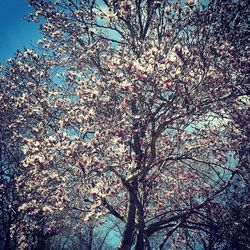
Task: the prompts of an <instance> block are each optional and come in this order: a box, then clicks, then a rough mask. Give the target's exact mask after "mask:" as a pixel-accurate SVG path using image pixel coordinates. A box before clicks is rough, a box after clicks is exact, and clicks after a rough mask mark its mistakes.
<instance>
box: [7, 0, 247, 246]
mask: <svg viewBox="0 0 250 250" xmlns="http://www.w3.org/2000/svg"><path fill="white" fill-rule="evenodd" d="M29 2H30V5H31V6H33V7H34V9H35V10H34V13H33V14H32V15H31V16H30V19H31V20H33V21H35V22H39V23H40V24H41V25H40V27H41V32H42V34H43V39H42V40H39V41H38V44H39V52H35V50H26V51H25V52H24V53H18V54H17V55H16V58H15V59H13V60H10V61H9V62H8V65H7V66H6V69H5V75H4V76H3V77H2V81H4V82H5V83H6V84H9V85H12V86H13V88H15V86H23V87H22V88H20V89H22V91H21V92H20V93H15V92H13V98H15V103H16V105H21V106H22V108H23V109H22V112H21V113H19V114H18V119H17V120H18V121H20V122H21V121H24V120H25V121H31V122H30V123H28V125H27V126H26V130H24V131H22V133H17V134H16V135H15V136H16V137H17V138H19V140H21V141H22V143H23V147H22V149H23V153H24V155H25V158H24V160H23V161H22V168H23V171H22V173H20V175H19V176H17V177H16V178H15V182H16V188H17V191H18V193H19V199H20V204H19V207H18V214H19V220H18V221H17V222H16V223H13V225H12V228H11V229H12V231H13V232H16V233H17V234H18V242H19V243H18V244H19V247H20V249H25V248H27V247H28V246H31V244H34V245H36V244H38V243H37V241H39V237H42V236H43V237H47V236H48V237H49V236H50V235H54V234H59V233H60V232H62V231H63V230H64V229H65V228H67V227H73V231H74V232H75V233H79V232H80V231H81V230H83V227H84V224H86V223H88V222H89V221H92V220H95V221H99V223H100V224H101V223H103V219H102V218H106V217H107V215H108V214H111V215H112V216H114V217H115V218H116V219H118V220H119V221H120V222H121V224H122V236H121V242H120V246H119V249H124V250H125V249H131V247H132V246H133V245H134V247H135V249H137V250H139V249H140V250H142V249H150V248H151V245H152V239H154V238H155V236H157V239H156V240H154V244H155V245H156V247H158V248H159V249H164V248H166V247H171V249H180V248H181V247H184V246H186V247H188V248H190V249H195V248H196V247H201V246H204V249H206V248H210V249H211V248H216V249H219V248H220V247H221V248H222V247H223V246H225V244H227V241H225V239H226V237H227V236H226V234H224V233H223V232H224V231H223V228H222V226H223V223H224V220H223V218H222V217H219V218H217V217H216V216H217V215H218V214H225V213H227V214H229V215H230V209H227V206H226V205H225V203H224V202H223V201H224V199H225V198H226V197H228V196H229V195H228V194H229V193H230V192H231V190H232V189H231V188H232V184H233V183H235V182H239V183H240V185H239V189H237V190H236V191H235V192H236V193H237V194H240V193H241V191H242V189H243V185H245V186H246V185H248V183H247V182H246V181H245V180H247V164H245V165H244V164H243V163H242V162H246V156H244V157H243V155H245V153H244V152H245V151H246V150H247V149H248V146H247V143H248V139H249V138H248V136H249V132H248V133H247V132H246V129H249V126H247V125H246V123H247V122H246V121H245V120H244V118H243V117H242V114H241V110H245V111H244V112H245V114H249V113H247V112H248V111H247V106H248V105H249V99H248V97H247V95H248V94H249V85H247V83H248V82H247V80H248V79H247V70H248V67H247V55H246V53H247V50H246V45H247V39H246V34H247V29H248V26H247V14H248V13H247V1H230V0H228V1H211V2H208V3H206V4H205V3H204V4H203V3H202V2H198V1H192V0H189V1H182V2H180V1H176V2H175V1H153V0H147V1H146V0H133V1H125V0H124V1H121V0H117V1H112V0H104V1H95V0H92V1H90V0H65V1H63V0H62V1H40V0H36V1H35V0H34V1H33V0H30V1H29ZM242 98H243V99H244V101H242ZM236 110H237V112H236ZM244 112H243V113H244ZM236 113H237V114H238V115H239V117H241V118H239V117H238V118H237V117H236V116H235V114H236ZM239 119H241V120H244V126H243V125H242V122H241V121H239ZM243 158H244V161H243V160H242V159H243ZM243 165H244V167H242V166H243ZM243 177H244V178H243ZM242 193H243V192H242ZM242 193H241V194H242ZM242 196H243V202H245V198H244V197H245V195H242ZM222 199H223V201H222ZM237 204H238V203H237ZM246 208H247V205H246V204H245V205H244V209H246ZM225 211H226V212H225ZM244 211H245V210H244ZM232 218H233V217H232ZM221 220H222V222H221ZM225 220H227V218H225ZM232 220H234V219H232ZM232 220H231V221H232ZM242 223H246V222H245V221H244V222H242ZM230 225H231V224H230ZM228 228H229V227H228ZM235 228H237V227H235ZM230 229H231V230H233V227H230ZM236 230H237V229H236ZM72 234H73V233H72ZM217 236H218V237H217ZM218 239H219V240H218ZM230 244H231V245H232V244H233V243H232V242H231V243H230ZM232 246H233V245H232ZM243 247H244V246H243ZM242 249H243V248H242Z"/></svg>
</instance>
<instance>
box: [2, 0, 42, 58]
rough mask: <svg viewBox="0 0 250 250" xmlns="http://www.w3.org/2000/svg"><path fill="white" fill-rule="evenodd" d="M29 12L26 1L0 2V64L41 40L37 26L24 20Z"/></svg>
mask: <svg viewBox="0 0 250 250" xmlns="http://www.w3.org/2000/svg"><path fill="white" fill-rule="evenodd" d="M30 12H32V8H31V7H29V6H28V1H27V0H0V63H5V62H6V60H8V59H9V58H11V57H12V56H13V55H14V53H15V52H16V50H17V49H19V50H20V51H22V50H23V48H24V47H26V48H29V47H30V46H31V44H34V45H36V42H37V40H38V39H40V38H41V35H40V32H39V25H38V24H34V23H30V22H28V21H27V20H25V19H24V16H25V15H27V14H28V13H30Z"/></svg>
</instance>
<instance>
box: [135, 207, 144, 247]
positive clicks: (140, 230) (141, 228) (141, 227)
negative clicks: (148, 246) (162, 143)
mask: <svg viewBox="0 0 250 250" xmlns="http://www.w3.org/2000/svg"><path fill="white" fill-rule="evenodd" d="M137 211H138V223H139V225H138V235H137V237H136V245H135V250H143V249H144V248H145V242H144V226H145V223H144V212H143V207H142V205H141V204H138V210H137Z"/></svg>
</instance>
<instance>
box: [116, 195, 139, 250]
mask: <svg viewBox="0 0 250 250" xmlns="http://www.w3.org/2000/svg"><path fill="white" fill-rule="evenodd" d="M135 212H136V207H135V202H134V200H133V198H132V194H131V191H130V192H129V205H128V215H127V223H126V226H125V230H124V233H123V237H122V241H121V245H120V247H119V250H130V249H131V246H132V243H133V233H134V228H135Z"/></svg>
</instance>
